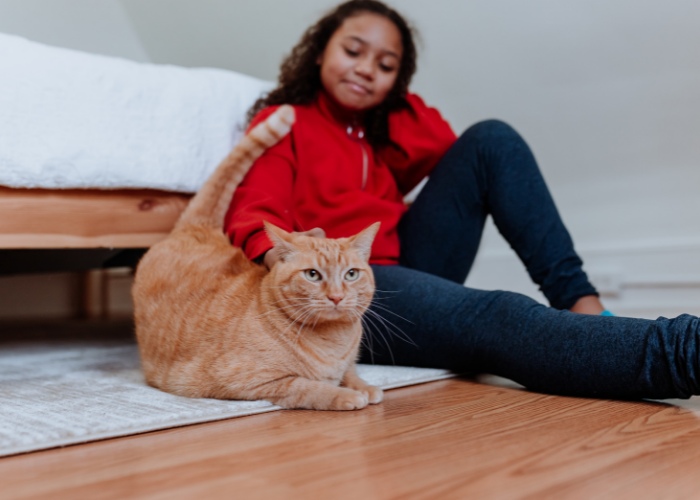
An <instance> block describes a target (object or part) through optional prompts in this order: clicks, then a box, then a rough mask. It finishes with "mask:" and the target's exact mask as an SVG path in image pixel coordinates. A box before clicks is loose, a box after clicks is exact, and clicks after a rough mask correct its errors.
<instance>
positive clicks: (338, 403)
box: [329, 389, 369, 411]
mask: <svg viewBox="0 0 700 500" xmlns="http://www.w3.org/2000/svg"><path fill="white" fill-rule="evenodd" d="M368 404H369V400H368V397H367V394H365V393H363V392H358V391H354V390H352V389H341V390H340V392H339V393H338V395H337V396H336V397H335V398H333V401H332V402H331V405H330V408H329V410H343V411H347V410H360V409H362V408H364V407H366V406H367V405H368Z"/></svg>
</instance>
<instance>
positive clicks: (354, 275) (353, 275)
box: [345, 269, 360, 281]
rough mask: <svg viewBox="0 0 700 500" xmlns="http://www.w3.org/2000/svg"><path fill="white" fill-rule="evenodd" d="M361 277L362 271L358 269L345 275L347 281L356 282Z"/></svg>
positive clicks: (351, 270)
mask: <svg viewBox="0 0 700 500" xmlns="http://www.w3.org/2000/svg"><path fill="white" fill-rule="evenodd" d="M359 277H360V271H358V270H357V269H350V270H349V271H348V272H347V273H345V281H356V280H357V278H359Z"/></svg>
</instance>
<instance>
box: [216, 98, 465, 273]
mask: <svg viewBox="0 0 700 500" xmlns="http://www.w3.org/2000/svg"><path fill="white" fill-rule="evenodd" d="M408 102H409V104H410V109H405V110H400V111H397V112H394V113H392V114H391V115H390V118H389V136H390V138H391V140H392V141H394V143H396V144H397V145H398V148H395V147H385V148H381V149H380V150H377V151H375V150H374V149H373V148H372V146H371V145H370V144H369V142H367V140H366V139H365V138H363V137H361V135H362V134H360V133H358V131H357V130H352V131H350V130H349V129H348V124H347V123H343V122H342V120H339V119H337V118H336V117H335V116H334V115H333V113H332V111H331V110H332V107H330V106H329V104H330V103H329V102H328V97H327V96H326V95H325V94H324V93H321V94H319V98H318V99H317V100H316V102H314V103H312V104H310V105H304V106H294V109H295V112H296V121H295V123H294V125H293V126H292V130H291V132H290V133H289V135H287V136H286V137H284V138H283V139H282V140H281V141H280V142H279V143H278V144H276V145H275V146H273V147H271V148H270V149H268V150H267V151H266V152H265V153H264V154H263V155H262V156H261V157H260V158H259V159H258V160H257V161H256V163H255V165H253V167H252V169H251V170H250V172H249V173H248V175H247V176H246V177H245V179H244V180H243V183H242V184H241V185H240V186H239V187H238V189H237V190H236V192H235V194H234V197H233V200H232V202H231V206H230V208H229V211H228V215H227V216H226V223H225V226H226V227H225V230H226V232H227V234H228V235H229V237H230V239H231V242H232V243H233V244H234V245H236V246H239V247H241V248H243V250H244V251H245V253H246V255H247V256H248V257H249V258H251V259H255V258H257V257H259V256H261V255H262V254H264V253H265V252H266V251H267V250H269V249H270V248H272V243H271V242H270V240H269V239H268V237H267V235H266V234H265V232H264V231H263V221H264V220H266V221H268V222H271V223H272V224H275V225H276V226H279V227H281V228H282V229H285V230H287V231H306V230H309V229H311V228H314V227H320V228H322V229H323V230H325V232H326V235H327V236H328V237H329V238H341V237H347V236H352V235H354V234H356V233H358V232H360V231H361V230H362V229H364V228H366V227H367V226H369V225H370V224H372V223H374V222H377V221H380V222H381V223H382V224H381V228H380V230H379V233H378V234H377V236H376V238H375V240H374V245H373V246H372V256H371V259H370V262H371V263H373V264H396V263H397V262H398V258H399V250H400V249H399V237H398V233H397V225H398V223H399V219H400V218H401V216H402V215H403V213H404V212H405V211H406V206H405V204H404V202H403V196H404V195H405V194H407V193H408V192H409V191H410V190H411V189H413V188H414V187H415V186H416V185H417V184H418V183H419V182H420V181H421V180H422V179H423V178H424V177H425V176H427V175H429V174H430V172H431V171H432V169H433V167H434V166H435V164H436V163H437V162H438V160H439V159H440V158H441V157H442V155H443V154H444V153H445V152H446V151H447V149H448V148H449V147H450V146H451V145H452V144H453V143H454V141H455V139H456V137H455V134H454V132H453V131H452V129H451V128H450V126H449V124H448V123H447V122H446V121H445V120H444V119H443V118H442V116H440V113H439V112H438V111H437V110H436V109H434V108H429V107H427V106H426V105H425V103H424V102H423V101H422V99H421V98H420V97H418V96H417V95H415V94H410V95H409V96H408ZM275 109H276V107H269V108H266V109H264V110H263V111H261V112H260V113H259V114H258V115H257V116H256V117H255V118H254V119H253V121H252V123H251V127H253V126H255V124H257V123H259V122H260V121H262V120H263V119H265V118H266V117H268V116H269V115H270V114H271V113H272V112H273V111H274V110H275Z"/></svg>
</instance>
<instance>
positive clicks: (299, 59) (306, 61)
mask: <svg viewBox="0 0 700 500" xmlns="http://www.w3.org/2000/svg"><path fill="white" fill-rule="evenodd" d="M365 12H369V13H373V14H379V15H381V16H384V17H386V18H387V19H389V20H390V21H391V22H393V23H394V25H395V26H396V27H397V28H398V30H399V33H400V34H401V42H402V45H403V54H402V56H401V62H400V64H399V72H398V75H397V78H396V82H395V83H394V87H393V88H392V89H391V91H390V92H389V94H388V95H387V97H386V99H385V100H384V101H383V102H382V103H381V104H380V105H379V106H377V107H376V108H373V109H372V110H369V111H368V112H367V114H366V115H365V124H364V125H365V131H366V137H367V140H368V141H369V142H370V143H371V144H372V145H374V146H383V145H387V144H389V143H390V142H391V141H390V140H389V123H388V116H389V112H390V111H392V110H395V109H400V108H402V107H405V106H406V105H407V104H406V93H407V92H408V85H409V83H410V82H411V78H412V77H413V74H414V73H415V71H416V56H417V54H416V45H415V43H414V40H413V37H414V33H415V30H414V28H412V27H411V26H410V25H409V24H408V23H407V22H406V20H405V19H404V18H403V17H402V16H401V15H400V14H399V13H398V12H396V11H395V10H394V9H392V8H390V7H389V6H387V5H385V4H384V3H382V2H380V1H378V0H350V1H348V2H345V3H342V4H340V5H338V6H337V7H336V8H335V9H333V10H332V11H331V12H329V13H328V14H326V15H325V16H324V17H323V18H321V19H320V20H319V21H318V22H317V23H316V24H314V25H313V26H311V27H310V28H309V29H307V30H306V32H305V33H304V34H303V35H302V37H301V40H299V43H297V44H296V46H295V47H294V48H293V49H292V52H291V53H290V54H289V55H288V56H287V57H286V58H285V59H284V60H283V61H282V66H281V67H280V76H279V79H278V83H277V87H276V88H275V89H274V90H272V91H270V92H269V93H268V94H267V95H265V96H263V97H261V98H260V99H258V100H257V101H256V102H255V104H253V106H252V107H251V108H250V110H249V111H248V121H250V120H252V118H253V117H254V116H255V115H256V114H257V113H258V112H259V111H260V110H262V109H263V108H266V107H267V106H273V105H277V104H309V103H311V102H313V101H314V100H315V99H316V95H317V93H318V91H319V90H320V88H321V75H320V73H321V72H320V66H319V65H318V63H317V61H318V58H319V56H321V54H323V52H324V51H325V49H326V45H327V44H328V41H329V40H330V38H331V36H332V35H333V33H335V31H336V30H337V29H338V28H340V26H341V25H342V24H343V22H344V21H345V20H346V19H347V18H349V17H353V16H356V15H359V14H361V13H365Z"/></svg>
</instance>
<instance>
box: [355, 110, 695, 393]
mask: <svg viewBox="0 0 700 500" xmlns="http://www.w3.org/2000/svg"><path fill="white" fill-rule="evenodd" d="M487 215H491V216H492V217H493V220H494V222H495V224H496V227H497V228H498V229H499V231H500V232H501V234H502V235H503V236H504V237H505V239H506V240H507V241H508V243H509V244H510V245H511V247H512V248H513V249H514V251H515V252H516V253H517V255H518V256H519V257H520V259H521V260H522V261H523V263H524V265H525V267H526V268H527V271H528V273H529V274H530V276H531V277H532V279H533V281H534V282H535V283H537V284H538V285H540V288H541V290H542V292H543V293H544V295H545V296H546V297H547V299H548V301H549V302H550V304H551V306H552V307H547V306H545V305H542V304H539V303H538V302H536V301H535V300H532V299H530V298H528V297H526V296H523V295H520V294H516V293H512V292H505V291H482V290H476V289H472V288H467V287H465V286H463V283H464V281H465V279H466V277H467V273H468V272H469V269H470V267H471V265H472V263H473V261H474V257H475V255H476V252H477V248H478V245H479V240H480V238H481V234H482V230H483V227H484V222H485V220H486V217H487ZM399 232H400V237H401V262H400V265H396V266H373V271H374V273H375V278H376V282H377V293H376V295H375V300H374V302H373V304H372V307H371V312H370V313H369V314H368V315H367V316H366V327H367V328H366V335H367V339H366V342H365V343H366V345H365V347H364V348H363V351H362V359H361V361H362V362H374V363H382V364H398V365H409V366H425V367H441V368H448V369H451V370H454V371H457V372H460V373H472V374H473V373H491V374H495V375H500V376H503V377H507V378H510V379H512V380H514V381H516V382H518V383H520V384H522V385H524V386H525V387H527V388H528V389H531V390H535V391H540V392H546V393H552V394H562V395H571V396H585V397H601V398H620V399H628V398H634V399H637V398H687V397H690V396H692V395H694V394H699V393H700V349H699V346H700V320H699V319H698V318H697V317H694V316H690V315H683V316H680V317H678V318H676V319H666V318H659V319H657V320H655V321H651V320H643V319H633V318H621V317H602V316H589V315H581V314H574V313H571V312H569V311H567V310H566V309H567V308H569V307H571V306H572V305H573V304H574V303H575V302H576V300H577V299H578V298H580V297H582V296H585V295H591V294H596V291H595V289H594V288H593V286H592V285H591V284H590V283H589V282H588V278H587V277H586V274H585V273H584V272H583V270H582V268H581V266H582V262H581V259H580V258H579V257H578V256H577V254H576V252H575V251H574V248H573V243H572V241H571V238H570V236H569V233H568V231H567V230H566V228H565V227H564V225H563V223H562V221H561V218H560V217H559V214H558V212H557V210H556V207H555V205H554V202H553V200H552V198H551V196H550V194H549V191H548V189H547V186H546V184H545V183H544V180H543V178H542V175H541V173H540V171H539V168H538V166H537V163H536V162H535V159H534V157H533V155H532V153H531V151H530V149H529V148H528V146H527V144H526V143H525V142H524V141H523V140H522V138H521V137H520V136H519V135H518V134H517V132H515V131H514V130H513V129H512V128H510V127H509V126H508V125H506V124H504V123H502V122H498V121H487V122H482V123H479V124H477V125H475V126H473V127H471V128H470V129H469V130H467V131H466V132H465V133H464V134H463V135H462V137H460V139H459V140H458V141H457V142H456V143H455V145H454V146H453V147H452V148H451V149H450V150H449V151H448V152H447V154H446V155H445V157H444V158H443V159H442V161H441V162H440V163H439V164H438V166H437V167H436V168H435V170H434V171H433V173H432V174H431V176H430V180H429V181H428V183H427V184H426V186H425V188H424V189H423V190H422V192H421V193H420V195H419V196H418V198H417V199H416V201H415V203H414V204H413V205H412V206H411V208H410V209H409V211H408V212H407V213H406V215H405V217H404V219H403V220H402V223H401V225H400V227H399Z"/></svg>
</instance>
